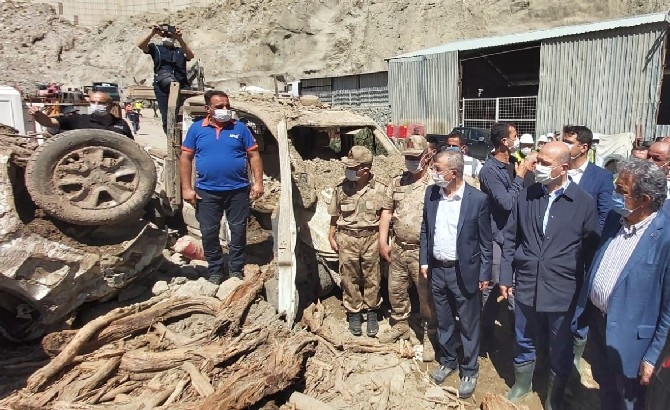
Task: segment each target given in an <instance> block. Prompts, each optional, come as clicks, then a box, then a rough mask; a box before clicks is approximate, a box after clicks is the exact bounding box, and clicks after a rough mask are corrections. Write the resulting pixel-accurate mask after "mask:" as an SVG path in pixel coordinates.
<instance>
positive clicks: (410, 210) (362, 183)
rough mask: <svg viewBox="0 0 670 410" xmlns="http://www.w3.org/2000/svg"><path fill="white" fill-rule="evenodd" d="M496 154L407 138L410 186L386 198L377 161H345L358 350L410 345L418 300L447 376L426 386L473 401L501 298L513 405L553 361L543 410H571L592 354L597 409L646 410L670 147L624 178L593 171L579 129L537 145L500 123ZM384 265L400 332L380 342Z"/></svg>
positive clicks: (657, 343) (655, 350)
mask: <svg viewBox="0 0 670 410" xmlns="http://www.w3.org/2000/svg"><path fill="white" fill-rule="evenodd" d="M491 142H492V144H493V146H494V150H493V152H491V154H490V156H489V158H488V159H487V160H486V161H485V163H484V164H483V166H481V167H477V165H474V166H473V161H472V159H471V158H469V157H467V156H466V155H465V154H464V151H466V150H467V147H466V146H465V145H464V144H463V140H462V137H461V136H460V135H459V134H457V133H454V134H451V135H450V136H449V137H448V138H447V140H446V143H445V144H444V145H443V146H439V144H437V141H435V140H431V141H427V140H426V139H424V138H423V137H421V136H416V135H415V136H411V137H409V138H408V139H407V142H406V148H405V149H404V151H403V152H402V153H403V155H404V156H405V165H406V171H405V173H403V174H402V175H401V176H399V177H397V178H395V179H394V180H393V181H392V182H391V183H390V184H388V185H385V184H384V182H382V181H380V180H378V179H377V178H376V177H375V175H374V173H373V169H372V162H373V161H372V159H373V156H372V153H371V152H370V151H369V150H368V149H367V148H365V147H363V146H354V147H353V148H352V149H351V150H350V151H349V153H348V156H347V158H344V159H343V162H344V165H345V180H344V181H343V182H342V183H340V184H339V185H338V186H337V187H336V189H335V192H334V194H333V196H332V199H331V200H330V203H329V212H330V214H331V227H330V234H329V240H330V243H331V247H332V248H333V250H334V251H336V252H338V253H339V256H340V274H341V277H342V289H343V305H344V307H345V309H346V311H347V320H348V325H349V330H350V332H351V333H352V334H353V335H355V336H360V335H362V333H363V329H362V326H363V322H365V325H366V328H365V333H366V335H367V336H369V337H378V339H379V341H380V342H381V343H392V342H395V341H397V340H399V339H408V338H409V337H410V332H411V327H410V324H409V322H408V321H409V317H410V312H411V307H410V306H411V303H410V297H409V293H408V291H409V289H410V287H411V286H414V287H415V288H416V291H417V294H418V299H419V313H420V317H421V320H422V326H421V328H422V330H420V331H418V332H417V336H419V337H423V347H424V350H423V358H424V360H426V361H432V360H437V361H438V363H439V366H438V368H437V369H435V370H434V371H432V372H431V374H430V376H431V378H432V379H433V381H434V382H435V383H438V384H441V383H442V382H444V381H445V380H446V379H447V378H448V377H449V376H450V375H452V374H456V373H459V374H460V385H459V389H458V390H459V395H460V397H470V396H471V395H472V394H473V392H474V390H475V388H476V386H477V379H478V374H479V365H478V357H479V355H480V353H482V352H485V351H486V350H487V349H494V348H495V344H496V342H495V338H494V333H493V328H494V323H495V321H496V312H497V309H496V306H495V305H497V303H496V301H497V300H498V294H500V295H502V297H503V298H504V299H505V301H506V303H507V305H508V307H509V312H510V317H509V319H510V320H509V321H503V322H509V323H512V327H513V334H514V339H515V342H514V347H513V366H514V376H515V377H514V384H513V386H512V388H511V389H510V391H509V392H508V393H507V398H508V399H510V400H512V401H519V400H521V399H523V398H524V397H525V396H526V395H527V394H528V393H529V392H530V391H531V390H532V380H533V377H534V373H535V371H536V366H535V364H536V361H537V357H538V356H539V354H540V353H541V352H543V351H546V352H547V359H548V360H547V361H548V370H546V371H544V372H545V373H546V374H544V375H542V377H546V380H547V384H546V385H547V392H546V396H545V397H546V399H545V402H544V407H545V408H546V409H561V408H563V398H564V396H565V391H566V387H567V385H568V381H569V378H570V376H571V374H572V373H573V372H575V371H578V369H579V366H580V360H581V358H582V354H583V352H584V348H585V346H586V343H587V340H591V343H592V346H593V349H591V351H592V355H591V365H592V369H593V376H594V378H595V380H596V381H597V382H598V383H599V384H600V397H601V407H602V408H603V409H623V408H626V409H634V408H644V403H645V394H646V386H647V385H648V384H649V383H650V381H651V380H652V375H653V374H654V370H655V369H656V366H658V365H657V362H658V361H659V360H660V358H661V351H662V349H663V347H664V345H665V343H666V340H667V335H668V328H669V327H670V265H669V264H668V262H669V258H668V257H667V255H668V252H669V251H670V232H669V231H668V230H667V229H665V230H664V229H663V228H664V226H665V225H666V224H667V222H668V219H669V218H670V205H669V204H670V202H666V199H667V198H668V174H669V172H668V171H669V168H670V167H669V164H670V142H668V141H659V142H656V143H654V144H653V145H651V146H649V147H648V149H647V152H646V155H645V157H644V158H640V157H637V156H636V152H637V151H638V150H637V149H636V150H635V151H634V152H633V153H632V155H631V158H630V159H629V160H625V161H623V162H622V163H621V164H620V167H619V171H618V174H617V176H616V177H615V176H614V175H612V174H611V173H610V172H608V171H607V170H605V169H603V168H601V167H599V166H597V165H595V164H594V159H595V156H594V155H593V151H594V149H593V148H594V136H593V133H592V132H591V130H589V129H588V128H587V127H584V126H566V127H564V128H563V130H562V131H561V132H560V134H559V133H557V135H551V137H550V138H547V136H542V137H541V138H538V144H535V143H534V141H533V138H532V136H530V135H522V136H521V137H519V136H517V132H516V129H515V127H514V126H512V125H510V124H502V123H496V124H494V125H493V126H492V128H491ZM475 161H476V160H475ZM466 163H467V164H468V165H470V167H469V169H467V171H466ZM475 170H476V172H475ZM473 176H476V178H473ZM380 258H381V259H383V260H385V261H387V262H389V263H390V270H389V277H388V295H389V302H390V305H391V315H390V325H391V326H390V329H388V330H387V331H385V332H382V333H381V334H379V335H377V333H378V331H379V324H378V315H379V308H380V305H381V296H380V267H379V266H380ZM491 305H493V307H491ZM364 314H365V316H364ZM483 341H486V343H482V342H483ZM666 364H667V363H666ZM658 370H660V369H658ZM538 371H541V370H540V367H538Z"/></svg>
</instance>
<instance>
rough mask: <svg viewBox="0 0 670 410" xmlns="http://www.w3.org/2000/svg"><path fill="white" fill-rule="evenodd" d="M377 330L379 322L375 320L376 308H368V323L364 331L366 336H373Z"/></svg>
mask: <svg viewBox="0 0 670 410" xmlns="http://www.w3.org/2000/svg"><path fill="white" fill-rule="evenodd" d="M377 332H379V322H377V310H376V309H375V310H372V309H370V310H368V324H367V330H366V333H367V335H368V337H375V336H376V335H377Z"/></svg>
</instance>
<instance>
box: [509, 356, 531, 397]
mask: <svg viewBox="0 0 670 410" xmlns="http://www.w3.org/2000/svg"><path fill="white" fill-rule="evenodd" d="M534 371H535V362H526V363H523V364H515V365H514V386H512V388H511V389H510V391H509V392H508V393H507V396H506V397H507V400H509V401H513V402H517V401H520V400H521V399H523V398H524V397H526V395H527V394H528V393H530V389H531V387H532V386H533V372H534Z"/></svg>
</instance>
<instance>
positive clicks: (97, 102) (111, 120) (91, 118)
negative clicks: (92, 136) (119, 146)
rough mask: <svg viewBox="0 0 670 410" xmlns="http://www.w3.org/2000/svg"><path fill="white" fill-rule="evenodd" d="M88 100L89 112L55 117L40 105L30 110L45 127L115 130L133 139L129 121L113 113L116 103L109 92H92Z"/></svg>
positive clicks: (63, 129)
mask: <svg viewBox="0 0 670 410" xmlns="http://www.w3.org/2000/svg"><path fill="white" fill-rule="evenodd" d="M88 101H89V106H88V114H73V115H70V116H60V117H55V118H54V117H49V116H48V115H46V114H45V113H43V112H42V111H41V110H40V108H39V107H30V108H29V109H28V112H30V114H31V115H32V116H33V117H34V118H35V121H37V123H38V124H40V125H41V126H43V127H50V128H59V129H60V131H69V130H80V129H87V128H93V129H98V130H108V131H113V132H116V133H117V134H122V135H125V136H126V137H128V138H130V139H133V132H132V131H131V130H130V126H129V125H128V123H127V122H126V121H125V120H123V119H122V118H119V117H115V116H113V115H112V114H111V110H112V107H113V106H114V104H113V101H112V98H111V97H110V96H109V94H107V93H103V92H100V91H96V92H94V93H91V95H90V96H89V99H88Z"/></svg>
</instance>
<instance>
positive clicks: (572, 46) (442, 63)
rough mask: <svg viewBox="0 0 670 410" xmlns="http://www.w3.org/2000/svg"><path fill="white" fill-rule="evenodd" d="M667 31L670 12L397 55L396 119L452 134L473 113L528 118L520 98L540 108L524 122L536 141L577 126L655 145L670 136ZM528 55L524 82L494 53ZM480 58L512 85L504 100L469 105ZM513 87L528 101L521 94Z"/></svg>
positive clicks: (392, 82) (483, 121) (393, 71)
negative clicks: (471, 69)
mask: <svg viewBox="0 0 670 410" xmlns="http://www.w3.org/2000/svg"><path fill="white" fill-rule="evenodd" d="M667 28H668V15H667V14H665V13H656V14H649V15H643V16H635V17H630V18H625V19H618V20H612V21H603V22H597V23H591V24H582V25H575V26H567V27H558V28H553V29H547V30H538V31H532V32H528V33H520V34H512V35H506V36H499V37H489V38H482V39H474V40H464V41H458V42H454V43H449V44H445V45H442V46H439V47H433V48H429V49H425V50H419V51H415V52H412V53H407V54H403V55H399V56H396V57H392V58H390V59H389V61H388V62H389V100H390V104H391V115H392V121H393V123H394V124H403V123H424V124H425V125H426V130H427V132H430V133H446V132H449V131H450V130H451V128H452V127H454V126H456V125H463V123H464V120H467V118H466V114H467V113H468V112H476V113H477V116H481V117H482V118H478V119H474V120H473V121H474V122H473V123H472V124H470V126H482V127H484V126H486V125H488V124H489V123H492V122H494V121H496V120H501V121H502V120H508V121H512V122H514V120H515V118H508V117H515V116H519V115H521V114H519V113H520V112H521V111H520V109H516V110H515V109H514V108H515V106H519V104H518V103H519V101H516V100H511V99H513V98H518V97H521V96H523V98H527V99H531V100H532V105H533V106H532V107H526V110H525V111H523V115H525V117H523V118H522V119H519V118H517V119H516V120H518V121H521V122H525V123H526V125H527V129H528V130H531V128H532V131H533V132H532V133H533V134H541V133H545V132H548V131H554V130H558V129H560V128H561V127H562V126H563V125H565V124H567V123H573V124H584V125H587V126H589V127H590V128H591V129H592V130H593V131H594V132H599V133H603V134H614V133H619V132H633V131H635V130H636V128H637V129H639V130H640V131H641V132H642V134H643V135H644V137H645V139H652V138H654V137H655V136H656V135H657V134H663V133H665V131H670V84H666V83H670V77H668V80H667V81H666V82H664V81H663V80H664V68H665V63H666V54H667V53H666V51H665V50H666V45H667V39H666V37H667ZM519 52H524V53H530V54H524V56H527V55H533V56H537V60H538V61H537V62H536V63H534V64H535V66H533V69H532V70H530V69H529V71H534V73H533V75H532V76H530V77H529V76H527V75H526V76H525V77H524V76H523V75H517V74H519V73H515V72H514V65H513V64H512V65H509V66H508V67H507V70H504V69H503V70H501V69H500V68H499V67H496V64H493V63H491V61H490V60H491V59H492V58H494V57H492V56H502V55H505V53H519ZM507 55H508V56H511V54H507ZM519 55H520V54H519ZM472 59H482V61H484V60H486V63H487V64H482V66H484V65H490V66H491V67H493V69H495V70H496V71H497V72H498V73H499V74H500V76H501V78H504V79H505V81H506V82H507V83H506V84H505V85H504V87H503V86H501V87H497V88H496V91H497V92H498V94H499V95H493V96H492V97H494V98H480V99H478V98H476V97H478V96H474V97H475V98H465V97H472V92H473V90H472V88H473V87H470V89H468V90H466V89H465V87H464V85H465V82H464V78H465V77H467V75H468V69H467V68H464V67H465V65H466V63H467V62H468V61H469V60H472ZM509 60H510V61H513V58H511V57H510V58H509ZM515 63H516V64H521V63H524V61H522V60H520V59H517V60H516V62H515ZM491 67H487V69H491ZM491 72H494V71H491ZM471 77H472V76H471ZM482 80H483V81H485V80H486V79H482ZM501 81H502V80H501ZM470 83H472V84H476V82H473V81H470ZM472 84H471V85H472ZM663 84H666V85H665V86H663ZM489 86H491V84H490V83H489ZM666 88H667V92H666ZM475 89H476V87H475ZM479 90H480V93H481V92H482V89H479ZM513 90H520V91H521V94H522V95H518V96H517V95H514V94H513ZM466 92H468V93H470V95H468V96H466V95H464V94H465V93H466ZM666 94H667V97H666ZM499 97H503V98H499ZM502 99H510V101H511V107H512V109H510V110H507V111H508V112H506V111H505V109H503V108H501V106H502V104H501V101H500V100H502ZM488 100H491V101H488ZM494 100H495V101H494ZM531 100H529V101H531ZM665 100H668V101H667V102H666V103H665V104H668V106H667V107H665V108H664V107H663V106H662V104H661V102H662V101H665ZM502 102H507V101H502ZM472 103H478V105H477V107H478V108H477V109H475V110H472V109H470V108H469V107H471V106H472ZM517 108H518V107H517ZM530 116H532V118H531V117H530ZM477 121H479V122H477ZM465 122H467V121H465ZM659 124H660V125H659ZM663 124H668V125H663ZM465 125H468V124H465Z"/></svg>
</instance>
